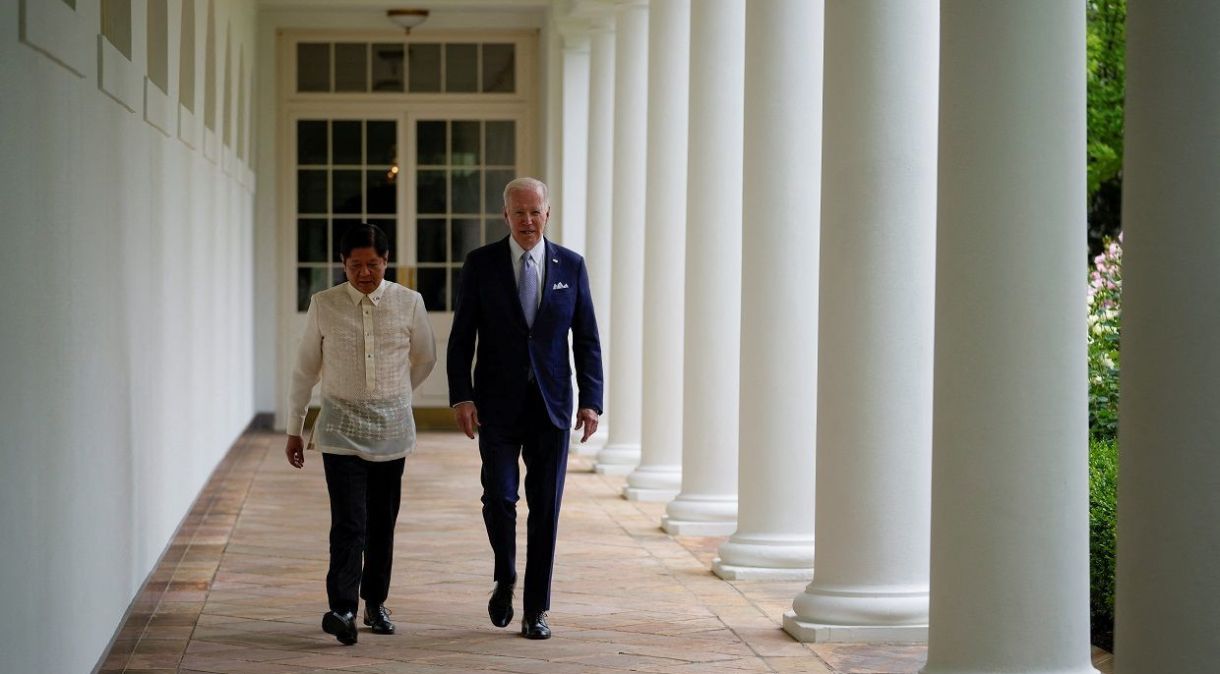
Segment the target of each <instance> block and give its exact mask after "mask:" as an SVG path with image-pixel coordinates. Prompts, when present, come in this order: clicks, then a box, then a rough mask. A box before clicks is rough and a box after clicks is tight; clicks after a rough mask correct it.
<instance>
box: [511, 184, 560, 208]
mask: <svg viewBox="0 0 1220 674" xmlns="http://www.w3.org/2000/svg"><path fill="white" fill-rule="evenodd" d="M518 190H521V191H527V190H528V191H530V192H537V193H538V194H541V195H542V203H544V204H546V205H548V206H549V205H550V204H551V200H550V198H549V197H548V196H547V189H546V183H544V182H542V181H541V180H539V179H537V178H514V179H512V180H510V181H509V182H508V184H507V185H505V186H504V207H505V208H508V195H509V193H510V192H516V191H518Z"/></svg>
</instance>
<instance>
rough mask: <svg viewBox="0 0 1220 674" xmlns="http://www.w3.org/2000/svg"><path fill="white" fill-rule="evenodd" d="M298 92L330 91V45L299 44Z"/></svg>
mask: <svg viewBox="0 0 1220 674" xmlns="http://www.w3.org/2000/svg"><path fill="white" fill-rule="evenodd" d="M297 91H330V43H328V42H300V43H298V44H297ZM306 299H308V298H306Z"/></svg>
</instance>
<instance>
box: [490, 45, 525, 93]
mask: <svg viewBox="0 0 1220 674" xmlns="http://www.w3.org/2000/svg"><path fill="white" fill-rule="evenodd" d="M514 50H515V48H514V46H513V45H511V44H485V45H483V91H486V92H489V93H512V92H513V91H515V90H516V88H517V80H516V73H515V72H514V63H513V61H514V60H515V53H514Z"/></svg>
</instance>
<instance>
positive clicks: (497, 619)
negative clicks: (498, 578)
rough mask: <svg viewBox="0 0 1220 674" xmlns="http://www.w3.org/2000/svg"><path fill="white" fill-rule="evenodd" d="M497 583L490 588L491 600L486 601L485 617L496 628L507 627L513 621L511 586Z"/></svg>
mask: <svg viewBox="0 0 1220 674" xmlns="http://www.w3.org/2000/svg"><path fill="white" fill-rule="evenodd" d="M514 582H515V581H509V582H507V583H500V582H497V583H496V586H495V587H494V588H492V591H491V599H488V600H487V617H489V618H491V624H493V625H495V626H496V627H508V624H509V623H510V622H512V620H513V584H514Z"/></svg>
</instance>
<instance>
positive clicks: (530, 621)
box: [521, 611, 551, 639]
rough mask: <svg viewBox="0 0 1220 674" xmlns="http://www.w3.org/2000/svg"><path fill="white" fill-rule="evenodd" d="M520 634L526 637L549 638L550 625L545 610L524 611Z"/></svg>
mask: <svg viewBox="0 0 1220 674" xmlns="http://www.w3.org/2000/svg"><path fill="white" fill-rule="evenodd" d="M521 636H523V637H525V638H526V639H550V638H551V626H550V625H549V624H547V621H546V611H526V612H525V617H524V618H522V619H521Z"/></svg>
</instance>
